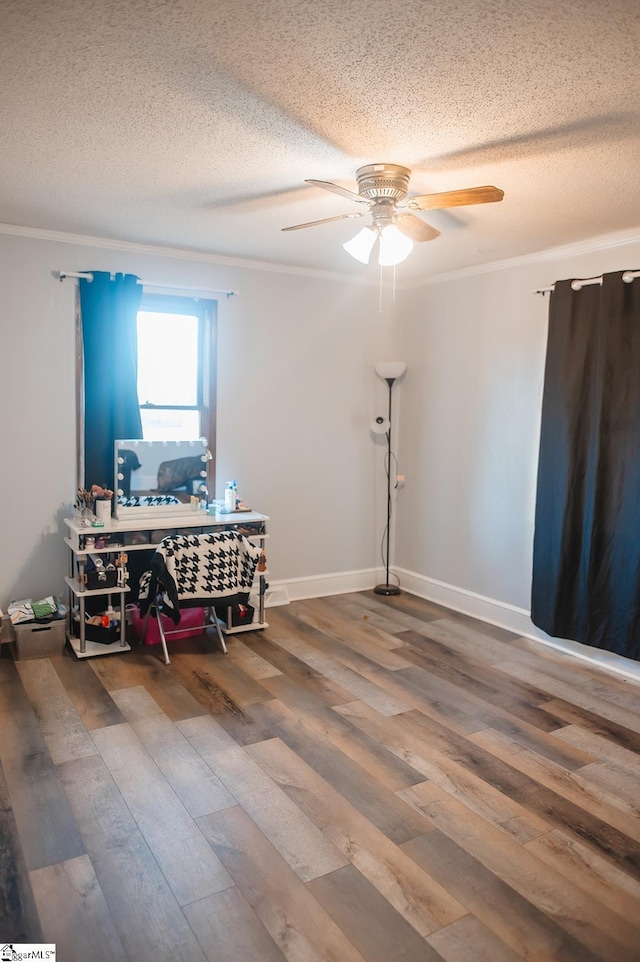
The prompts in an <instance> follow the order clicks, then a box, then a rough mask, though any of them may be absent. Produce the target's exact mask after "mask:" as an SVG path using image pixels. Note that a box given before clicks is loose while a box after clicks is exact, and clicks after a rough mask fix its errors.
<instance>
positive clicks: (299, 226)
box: [280, 210, 368, 230]
mask: <svg viewBox="0 0 640 962" xmlns="http://www.w3.org/2000/svg"><path fill="white" fill-rule="evenodd" d="M367 213H368V211H366V210H362V211H360V210H359V211H358V212H357V213H354V214H338V215H337V217H323V219H322V220H310V221H309V223H308V224H296V225H295V226H294V227H281V228H280V229H281V230H302V228H303V227H315V226H316V224H330V223H331V221H333V220H346V219H347V218H349V217H364V215H365V214H367Z"/></svg>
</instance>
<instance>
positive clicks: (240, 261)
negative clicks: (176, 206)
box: [0, 223, 640, 291]
mask: <svg viewBox="0 0 640 962" xmlns="http://www.w3.org/2000/svg"><path fill="white" fill-rule="evenodd" d="M0 234H8V235H12V236H14V237H26V238H30V239H32V240H43V241H51V242H54V243H58V244H72V245H74V246H76V247H96V248H102V249H103V250H114V251H125V252H128V253H134V254H148V255H151V256H152V257H172V258H174V259H176V260H185V261H194V262H197V263H200V264H216V265H217V266H220V267H233V268H239V269H241V270H250V271H264V272H267V273H269V272H270V273H277V274H290V275H292V276H294V277H296V276H297V277H314V278H317V279H319V280H329V281H340V282H341V283H351V284H357V285H361V286H363V287H379V285H380V279H379V277H377V278H376V279H375V280H374V279H373V278H369V277H364V276H362V275H354V274H343V273H340V272H339V271H323V270H319V269H317V268H313V267H294V266H292V265H289V264H277V263H272V262H269V261H255V260H249V259H248V258H247V259H245V258H242V257H229V256H226V255H224V254H208V253H205V252H204V251H194V250H185V249H184V248H181V247H161V246H158V245H153V244H139V243H136V242H134V241H123V240H114V239H113V238H107V237H93V236H92V235H90V234H73V233H68V232H66V231H56V230H48V229H45V228H42V227H20V226H18V225H16V224H1V223H0ZM638 242H640V227H635V228H632V229H629V230H623V231H616V232H614V233H611V234H602V235H600V236H599V237H591V238H588V239H587V240H583V241H577V242H575V243H573V244H564V245H561V246H558V247H548V248H546V249H544V250H539V251H535V252H534V253H532V254H522V255H520V256H518V257H509V258H506V259H504V260H500V261H489V262H488V263H486V264H476V265H474V266H472V267H462V268H460V269H459V270H455V271H446V272H444V273H442V274H433V275H432V276H430V277H423V278H418V279H416V280H413V281H410V280H407V281H405V282H403V283H398V282H396V285H395V287H396V290H399V291H405V290H416V289H419V288H422V287H430V286H431V285H433V284H443V283H446V282H448V281H457V280H462V279H463V278H466V277H477V276H479V275H481V274H490V273H493V272H495V271H504V270H509V269H512V268H515V267H525V266H527V265H528V264H539V263H540V262H541V261H547V260H557V259H559V258H564V257H574V256H576V255H580V254H590V253H595V252H596V251H600V250H607V249H609V248H614V247H624V246H625V245H626V244H633V243H638ZM391 286H392V283H391V281H385V282H383V287H384V288H385V289H386V288H388V287H389V288H390V287H391Z"/></svg>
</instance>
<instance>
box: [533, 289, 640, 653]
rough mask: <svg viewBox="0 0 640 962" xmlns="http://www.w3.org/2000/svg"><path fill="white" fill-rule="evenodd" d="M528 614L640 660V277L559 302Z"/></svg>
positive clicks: (547, 627)
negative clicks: (529, 611)
mask: <svg viewBox="0 0 640 962" xmlns="http://www.w3.org/2000/svg"><path fill="white" fill-rule="evenodd" d="M531 618H532V620H533V622H534V624H536V625H538V627H539V628H542V629H543V631H546V632H547V634H549V635H552V636H554V637H556V638H568V639H573V640H574V641H579V642H582V643H583V644H585V645H591V646H592V647H595V648H603V649H606V650H607V651H612V652H615V653H616V654H619V655H624V656H625V657H627V658H633V659H636V660H640V278H638V279H637V280H635V281H632V283H630V284H628V283H625V282H623V280H622V274H621V273H616V274H607V275H605V276H604V278H603V283H602V286H599V285H589V286H586V287H583V288H582V290H579V291H574V290H572V289H571V281H568V280H567V281H560V282H558V283H557V284H556V285H555V291H554V292H553V294H552V295H551V303H550V307H549V339H548V344H547V358H546V368H545V380H544V394H543V402H542V427H541V437H540V459H539V466H538V487H537V498H536V514H535V535H534V546H533V585H532V600H531Z"/></svg>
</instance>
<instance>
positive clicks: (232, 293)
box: [53, 271, 236, 297]
mask: <svg viewBox="0 0 640 962" xmlns="http://www.w3.org/2000/svg"><path fill="white" fill-rule="evenodd" d="M53 276H54V277H57V278H58V280H59V281H63V280H64V279H65V278H66V277H72V278H74V280H75V279H76V278H80V277H82V278H84V279H85V280H88V281H92V280H93V274H83V273H78V271H54V272H53ZM111 276H112V277H113V272H111ZM138 284H142V285H143V287H163V288H165V290H168V291H183V292H184V293H185V294H188V293H190V292H194V293H195V292H197V293H198V294H224V295H225V297H235V294H236V292H235V291H210V290H206V289H205V288H204V287H182V286H181V285H180V284H165V283H164V281H141V280H139V279H138Z"/></svg>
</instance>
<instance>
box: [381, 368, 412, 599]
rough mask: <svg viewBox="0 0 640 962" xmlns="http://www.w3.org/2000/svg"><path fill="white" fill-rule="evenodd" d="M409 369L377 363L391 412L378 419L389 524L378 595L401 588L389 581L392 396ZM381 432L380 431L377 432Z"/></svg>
mask: <svg viewBox="0 0 640 962" xmlns="http://www.w3.org/2000/svg"><path fill="white" fill-rule="evenodd" d="M406 370H407V365H406V364H405V362H404V361H380V362H378V363H377V364H376V365H375V372H376V374H377V375H378V377H381V378H383V379H384V380H385V381H386V382H387V385H388V387H389V413H388V415H387V418H386V422H385V420H384V419H382V418H378V419H377V421H378V422H380V423H381V424H385V427H386V435H387V526H386V528H385V536H384V541H385V573H386V578H385V583H384V584H382V585H376V586H375V588H374V589H373V590H374V592H375V594H377V595H399V594H400V588H399V586H398V585H397V584H393V585H392V584H391V583H390V582H389V547H390V542H391V425H392V420H391V396H392V392H393V384H394V381H396V380H397V378H399V377H402V375H403V374H404V372H405V371H406ZM376 433H379V432H376Z"/></svg>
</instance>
